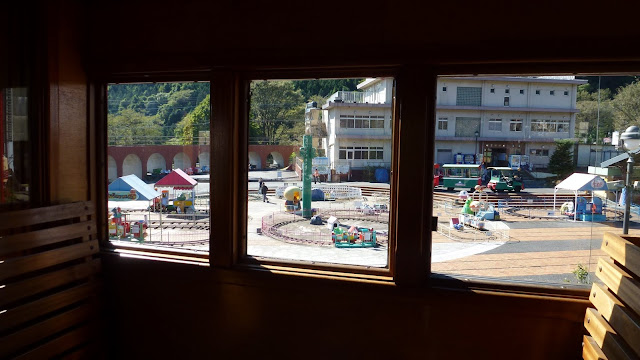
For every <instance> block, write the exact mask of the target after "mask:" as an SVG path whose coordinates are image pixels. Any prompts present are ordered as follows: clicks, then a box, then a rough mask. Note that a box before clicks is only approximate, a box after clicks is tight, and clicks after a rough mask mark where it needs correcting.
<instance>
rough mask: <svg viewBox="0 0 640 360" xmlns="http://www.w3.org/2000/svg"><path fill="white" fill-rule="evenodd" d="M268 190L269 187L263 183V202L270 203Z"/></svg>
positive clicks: (261, 191)
mask: <svg viewBox="0 0 640 360" xmlns="http://www.w3.org/2000/svg"><path fill="white" fill-rule="evenodd" d="M268 190H269V188H268V187H267V185H265V184H264V183H262V186H261V187H260V194H262V202H269V199H267V191H268Z"/></svg>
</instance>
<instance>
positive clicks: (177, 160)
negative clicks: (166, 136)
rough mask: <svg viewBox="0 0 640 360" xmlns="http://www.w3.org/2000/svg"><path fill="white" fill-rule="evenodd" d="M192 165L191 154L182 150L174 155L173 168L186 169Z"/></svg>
mask: <svg viewBox="0 0 640 360" xmlns="http://www.w3.org/2000/svg"><path fill="white" fill-rule="evenodd" d="M190 167H191V158H190V157H189V155H187V154H185V153H183V152H180V153H177V154H176V155H175V156H174V157H173V165H172V167H171V168H172V169H182V170H184V169H186V168H190Z"/></svg>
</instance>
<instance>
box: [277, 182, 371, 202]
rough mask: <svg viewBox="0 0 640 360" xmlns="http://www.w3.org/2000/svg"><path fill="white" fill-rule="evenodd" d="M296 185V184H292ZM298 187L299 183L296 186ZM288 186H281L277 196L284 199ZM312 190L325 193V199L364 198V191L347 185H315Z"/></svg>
mask: <svg viewBox="0 0 640 360" xmlns="http://www.w3.org/2000/svg"><path fill="white" fill-rule="evenodd" d="M291 185H294V184H291ZM295 185H297V183H296V184H295ZM287 186H288V184H287V185H284V186H280V187H278V188H277V189H276V196H277V197H283V196H284V190H285V189H286V188H287ZM311 189H320V190H322V192H323V193H324V198H325V199H358V198H362V190H361V189H360V188H357V187H352V186H347V185H327V184H322V185H313V186H312V187H311Z"/></svg>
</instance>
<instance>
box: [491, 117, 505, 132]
mask: <svg viewBox="0 0 640 360" xmlns="http://www.w3.org/2000/svg"><path fill="white" fill-rule="evenodd" d="M489 130H491V131H502V119H489Z"/></svg>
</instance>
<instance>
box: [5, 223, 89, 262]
mask: <svg viewBox="0 0 640 360" xmlns="http://www.w3.org/2000/svg"><path fill="white" fill-rule="evenodd" d="M95 234H96V222H95V220H90V221H85V222H80V223H75V224H70V225H63V226H57V227H54V228H50V229H44V230H38V231H32V232H25V233H21V234H16V235H8V236H3V237H1V238H0V256H2V255H6V254H11V253H15V252H18V251H22V250H28V249H31V248H34V247H38V246H43V245H49V244H54V243H57V242H61V241H65V240H69V239H76V238H81V237H84V236H87V235H94V236H95Z"/></svg>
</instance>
